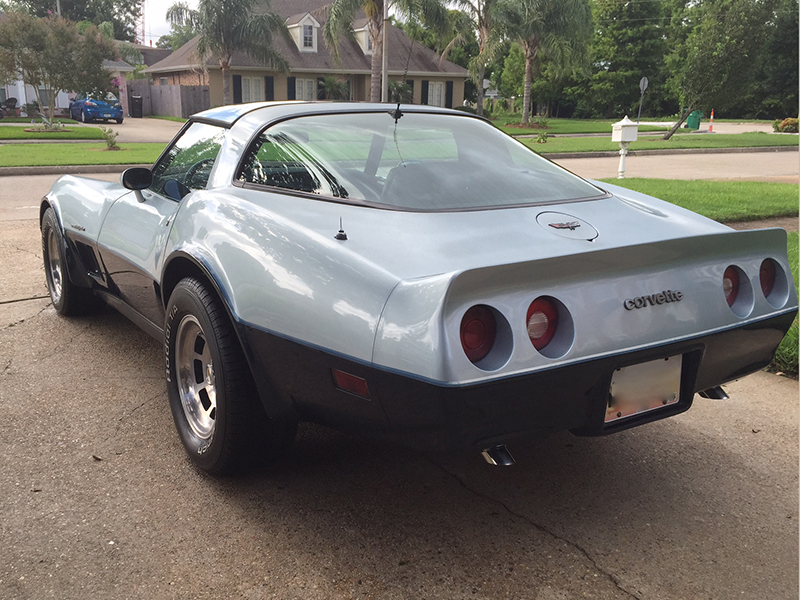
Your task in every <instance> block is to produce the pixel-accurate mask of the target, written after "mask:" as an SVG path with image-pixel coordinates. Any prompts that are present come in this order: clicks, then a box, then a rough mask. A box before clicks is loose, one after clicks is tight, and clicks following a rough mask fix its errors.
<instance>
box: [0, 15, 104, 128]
mask: <svg viewBox="0 0 800 600" xmlns="http://www.w3.org/2000/svg"><path fill="white" fill-rule="evenodd" d="M113 57H114V47H113V44H112V42H110V41H109V40H107V39H105V38H104V37H103V36H102V35H101V34H100V32H99V31H98V30H97V28H96V27H94V26H93V25H92V26H89V27H88V28H86V30H85V31H84V33H83V35H80V34H79V33H78V29H77V27H76V25H75V23H73V22H71V21H68V20H66V19H62V18H58V17H48V18H45V19H39V18H35V17H32V16H30V15H28V14H27V13H22V12H16V11H15V12H10V13H8V14H7V15H6V18H5V19H4V20H3V21H2V22H0V79H2V80H6V81H14V80H19V79H21V80H22V81H23V82H25V83H26V84H27V85H30V86H31V87H32V88H33V90H34V93H35V94H36V100H37V102H38V103H39V106H41V107H43V106H45V105H46V104H47V105H49V108H48V116H49V119H50V121H51V122H52V120H53V116H54V112H55V97H56V95H57V94H58V93H59V92H62V91H64V92H67V91H73V92H83V93H86V94H105V93H106V92H107V91H108V90H110V88H111V74H110V73H109V72H108V71H107V70H106V69H105V68H104V67H103V60H104V59H108V58H113ZM42 91H44V93H45V95H46V97H45V98H43V97H42ZM45 100H46V101H45Z"/></svg>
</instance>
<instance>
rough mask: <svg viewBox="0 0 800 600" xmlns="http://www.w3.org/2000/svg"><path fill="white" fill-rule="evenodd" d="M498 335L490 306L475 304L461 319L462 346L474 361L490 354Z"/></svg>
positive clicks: (468, 356)
mask: <svg viewBox="0 0 800 600" xmlns="http://www.w3.org/2000/svg"><path fill="white" fill-rule="evenodd" d="M496 336H497V323H496V322H495V318H494V314H492V310H491V309H490V308H489V307H488V306H484V305H483V304H478V305H477V306H473V307H472V308H470V309H469V310H468V311H467V312H466V313H465V314H464V317H463V318H462V319H461V347H462V348H464V354H466V355H467V358H468V359H470V360H471V361H472V362H474V363H476V362H478V361H479V360H481V359H482V358H483V357H485V356H486V355H487V354H489V351H490V350H491V349H492V346H494V340H495V337H496Z"/></svg>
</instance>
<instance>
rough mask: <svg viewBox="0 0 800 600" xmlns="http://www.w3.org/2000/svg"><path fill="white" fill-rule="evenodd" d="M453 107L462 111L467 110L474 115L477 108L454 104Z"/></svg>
mask: <svg viewBox="0 0 800 600" xmlns="http://www.w3.org/2000/svg"><path fill="white" fill-rule="evenodd" d="M453 109H454V110H461V111H464V112H467V113H469V114H471V115H474V114H475V112H476V111H475V109H474V108H473V107H472V106H454V107H453Z"/></svg>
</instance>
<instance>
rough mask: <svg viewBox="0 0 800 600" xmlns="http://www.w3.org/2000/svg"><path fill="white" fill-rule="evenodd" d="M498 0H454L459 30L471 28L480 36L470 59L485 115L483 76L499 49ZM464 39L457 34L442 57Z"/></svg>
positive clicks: (479, 101)
mask: <svg viewBox="0 0 800 600" xmlns="http://www.w3.org/2000/svg"><path fill="white" fill-rule="evenodd" d="M495 3H496V0H452V4H453V5H455V6H456V7H458V9H459V12H460V14H458V15H456V17H457V18H456V20H455V22H454V26H455V29H456V30H457V31H465V30H466V29H471V30H473V31H475V32H476V33H477V36H478V54H477V55H476V56H473V57H472V58H471V59H470V61H469V73H470V77H471V78H472V81H473V82H474V83H475V86H476V87H477V88H478V98H477V104H478V106H477V113H478V114H479V115H481V116H483V78H484V76H485V74H486V65H487V64H488V63H489V61H490V60H491V59H492V57H493V53H494V50H496V49H497V44H495V43H494V42H495V41H496V37H495V36H494V35H493V28H494V19H493V8H494V5H495ZM463 41H464V37H463V36H461V35H456V36H455V37H454V38H453V40H452V41H451V42H450V43H449V44H448V45H447V47H446V48H445V49H444V51H443V52H442V58H446V57H447V53H448V52H449V51H450V49H451V48H452V47H453V46H454V45H455V44H460V43H462V42H463Z"/></svg>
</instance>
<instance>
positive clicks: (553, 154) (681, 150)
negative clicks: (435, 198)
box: [0, 146, 800, 172]
mask: <svg viewBox="0 0 800 600" xmlns="http://www.w3.org/2000/svg"><path fill="white" fill-rule="evenodd" d="M531 150H533V151H534V152H536V150H535V149H533V148H531ZM798 150H800V147H798V146H759V147H755V148H675V149H674V150H629V151H628V156H667V155H670V154H750V153H755V152H758V153H761V152H797V151H798ZM536 153H537V154H539V155H540V156H543V157H545V158H549V159H551V160H558V159H560V158H607V157H612V156H619V151H618V150H609V151H603V152H536ZM0 172H2V169H0Z"/></svg>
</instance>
